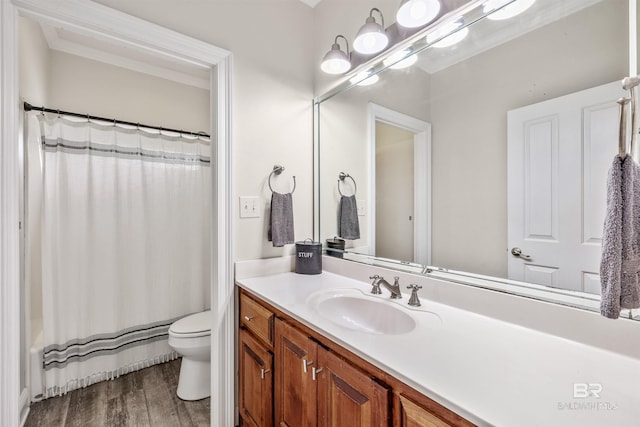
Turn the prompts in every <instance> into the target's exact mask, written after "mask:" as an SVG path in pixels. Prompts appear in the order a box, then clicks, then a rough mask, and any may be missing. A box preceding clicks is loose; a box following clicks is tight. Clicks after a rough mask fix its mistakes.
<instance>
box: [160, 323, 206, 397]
mask: <svg viewBox="0 0 640 427" xmlns="http://www.w3.org/2000/svg"><path fill="white" fill-rule="evenodd" d="M211 321H212V318H211V310H207V311H203V312H201V313H195V314H191V315H189V316H187V317H183V318H182V319H180V320H177V321H175V322H173V324H172V325H171V327H169V345H170V346H171V347H172V348H173V349H174V350H175V351H177V352H178V353H180V354H181V355H182V364H181V365H180V379H179V381H178V397H179V398H180V399H182V400H199V399H204V398H205V397H209V396H210V395H211Z"/></svg>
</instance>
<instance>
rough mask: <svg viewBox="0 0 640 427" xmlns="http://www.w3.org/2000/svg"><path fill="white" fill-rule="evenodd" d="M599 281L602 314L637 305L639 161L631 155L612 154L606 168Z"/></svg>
mask: <svg viewBox="0 0 640 427" xmlns="http://www.w3.org/2000/svg"><path fill="white" fill-rule="evenodd" d="M600 285H601V287H602V297H601V301H600V313H601V314H602V315H603V316H605V317H608V318H611V319H616V318H618V317H619V316H620V310H621V309H622V308H628V309H629V308H638V307H640V165H638V163H636V162H635V161H634V160H633V159H632V158H631V156H626V157H625V158H624V160H622V159H621V158H620V157H619V156H616V157H615V158H614V159H613V164H612V165H611V169H610V170H609V178H608V181H607V212H606V216H605V221H604V233H603V236H602V259H601V261H600Z"/></svg>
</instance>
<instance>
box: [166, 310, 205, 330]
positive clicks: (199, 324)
mask: <svg viewBox="0 0 640 427" xmlns="http://www.w3.org/2000/svg"><path fill="white" fill-rule="evenodd" d="M211 320H212V318H211V310H207V311H203V312H201V313H195V314H191V315H189V316H187V317H183V318H182V319H180V320H177V321H175V322H173V324H172V325H171V327H170V328H169V332H172V333H174V334H194V333H198V332H211Z"/></svg>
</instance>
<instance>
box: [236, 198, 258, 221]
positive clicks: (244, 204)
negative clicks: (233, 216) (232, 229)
mask: <svg viewBox="0 0 640 427" xmlns="http://www.w3.org/2000/svg"><path fill="white" fill-rule="evenodd" d="M259 203H260V199H259V197H257V196H241V197H240V218H260V209H259Z"/></svg>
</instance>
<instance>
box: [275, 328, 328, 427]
mask: <svg viewBox="0 0 640 427" xmlns="http://www.w3.org/2000/svg"><path fill="white" fill-rule="evenodd" d="M275 356H276V363H277V365H276V376H275V387H276V396H275V416H276V421H275V423H276V425H278V426H282V427H284V426H288V427H298V426H305V427H314V426H315V425H316V400H317V399H316V383H315V381H313V379H312V376H311V368H312V367H316V364H317V363H318V362H317V360H316V359H317V344H316V343H315V342H314V341H312V340H311V339H310V338H309V337H308V336H307V335H305V334H303V333H302V332H300V331H299V330H298V329H296V328H294V327H292V326H290V325H289V324H287V323H285V322H283V321H281V320H279V319H278V320H276V347H275Z"/></svg>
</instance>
